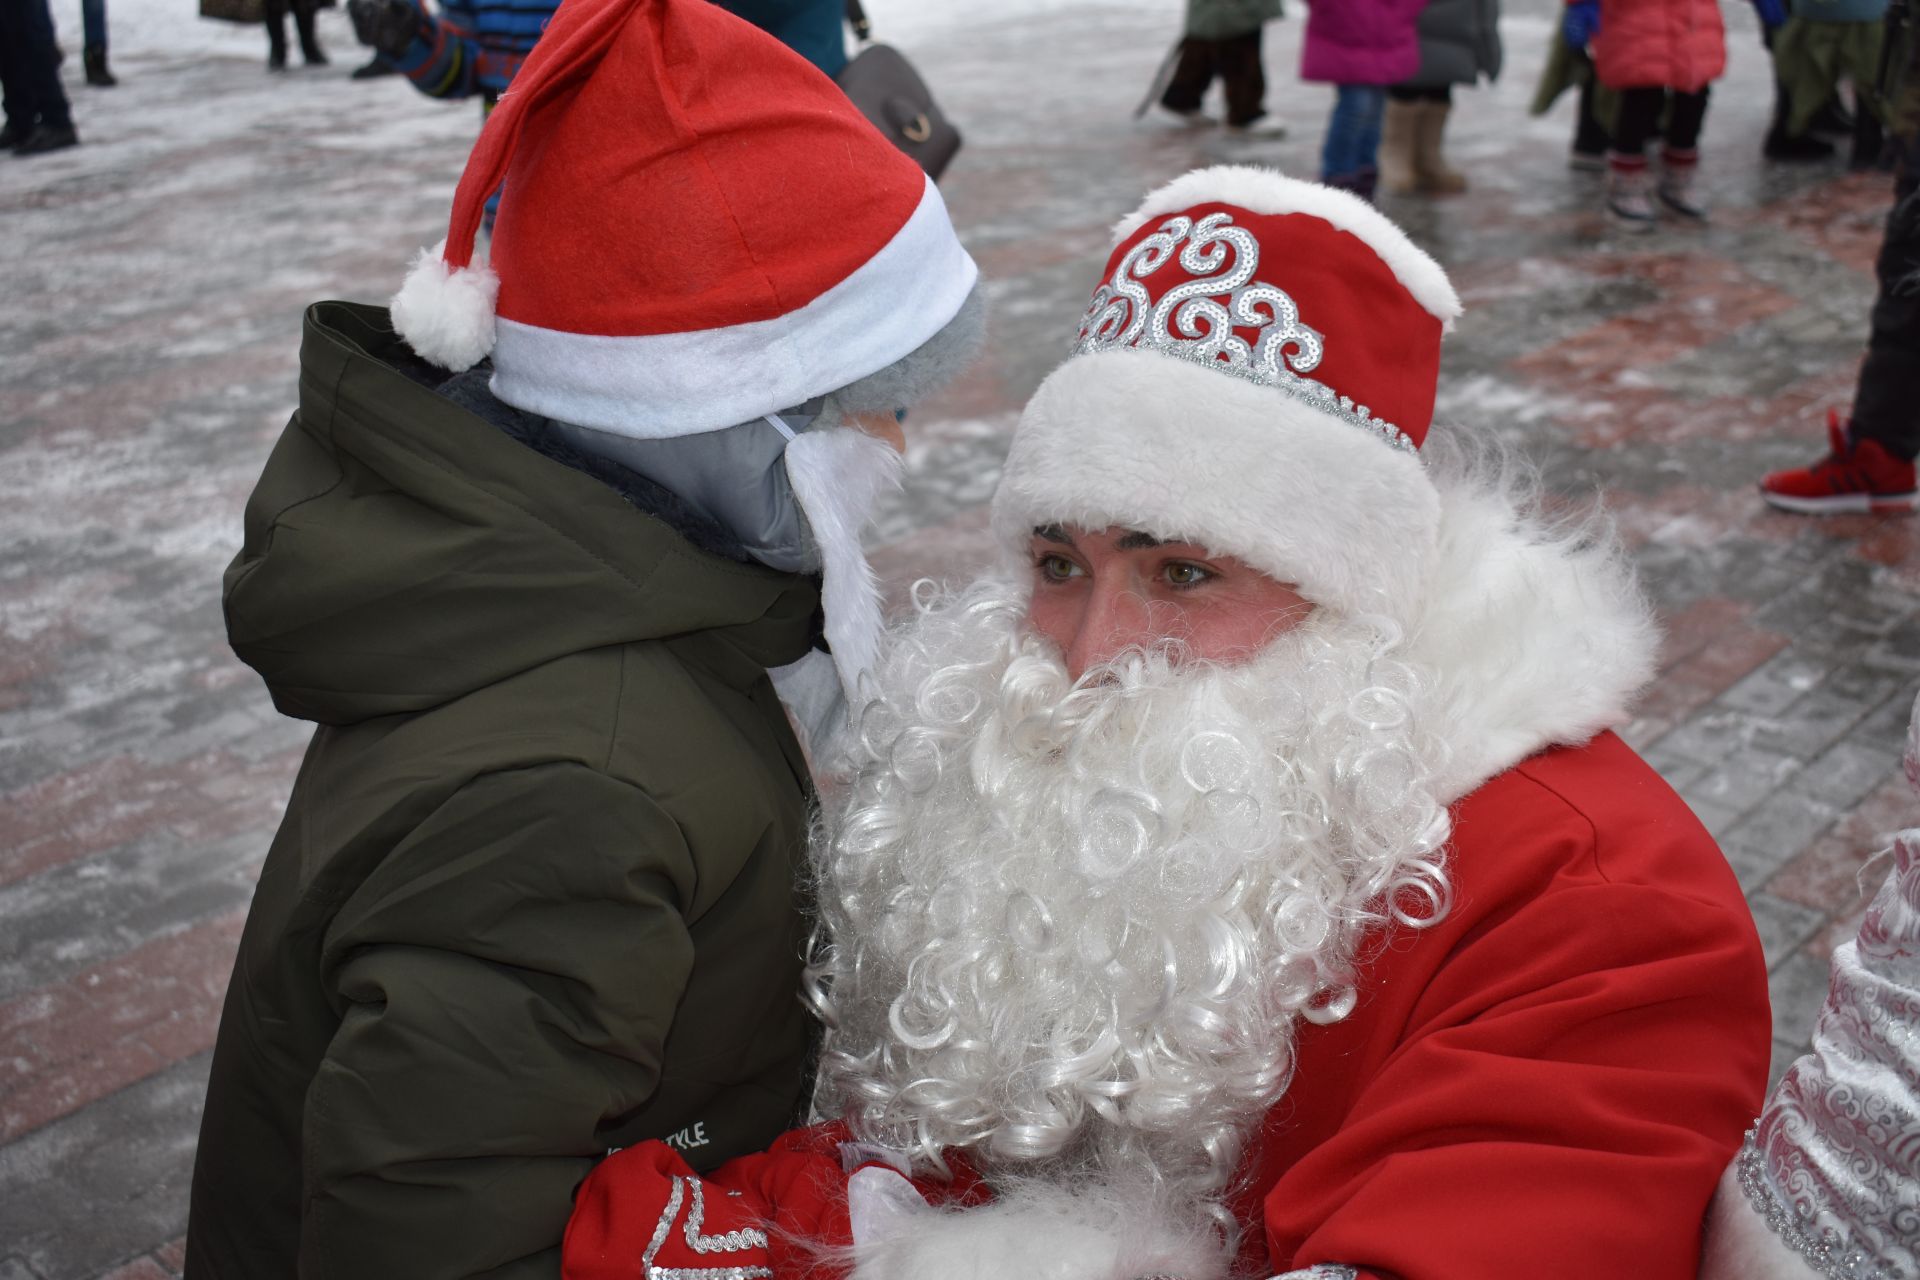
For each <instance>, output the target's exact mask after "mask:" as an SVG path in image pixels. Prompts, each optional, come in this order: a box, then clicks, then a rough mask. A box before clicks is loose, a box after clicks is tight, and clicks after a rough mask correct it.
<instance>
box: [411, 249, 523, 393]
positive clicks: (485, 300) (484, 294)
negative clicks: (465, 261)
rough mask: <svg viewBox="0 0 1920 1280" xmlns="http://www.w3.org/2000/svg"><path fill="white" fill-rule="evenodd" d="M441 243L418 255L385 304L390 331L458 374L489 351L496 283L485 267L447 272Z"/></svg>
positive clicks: (497, 285) (421, 353) (479, 263)
mask: <svg viewBox="0 0 1920 1280" xmlns="http://www.w3.org/2000/svg"><path fill="white" fill-rule="evenodd" d="M445 251H446V241H444V240H443V241H441V242H440V243H439V244H437V245H435V246H434V247H433V248H431V249H422V250H421V251H420V253H419V255H418V256H416V257H415V258H414V260H413V266H412V267H411V268H410V269H409V270H408V271H407V281H406V283H405V284H403V285H401V286H400V292H398V293H396V294H394V295H393V301H392V303H391V304H390V306H391V309H392V314H393V327H394V330H395V332H397V333H398V334H399V335H400V336H401V337H403V338H405V339H406V340H407V345H408V346H410V347H412V348H413V349H414V350H415V351H417V352H419V354H420V357H421V358H422V359H424V360H429V361H432V362H433V363H434V364H437V365H439V366H440V367H441V368H443V369H451V370H453V371H454V372H455V373H459V372H460V371H461V370H463V369H471V368H472V367H473V366H474V365H476V364H478V363H480V361H481V360H483V359H485V358H486V356H487V353H488V352H490V351H492V350H493V301H494V299H495V298H496V297H497V296H498V295H499V293H500V277H499V276H497V275H495V274H494V272H493V268H492V267H490V266H487V265H486V264H485V263H484V262H475V263H474V264H473V265H472V266H468V267H460V268H457V269H452V270H450V269H449V268H448V267H447V262H446V259H445V257H444V256H443V254H444V253H445Z"/></svg>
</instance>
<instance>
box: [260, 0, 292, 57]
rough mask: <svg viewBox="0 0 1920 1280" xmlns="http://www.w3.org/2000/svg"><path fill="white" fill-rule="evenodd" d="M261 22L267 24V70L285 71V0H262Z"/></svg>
mask: <svg viewBox="0 0 1920 1280" xmlns="http://www.w3.org/2000/svg"><path fill="white" fill-rule="evenodd" d="M261 17H262V20H263V21H264V22H265V23H266V24H267V70H269V71H285V70H286V69H287V0H264V3H263V5H262V11H261Z"/></svg>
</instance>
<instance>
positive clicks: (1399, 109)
mask: <svg viewBox="0 0 1920 1280" xmlns="http://www.w3.org/2000/svg"><path fill="white" fill-rule="evenodd" d="M1425 92H1426V91H1425V90H1424V89H1416V88H1413V87H1412V86H1410V85H1404V84H1396V85H1394V86H1392V87H1391V88H1389V89H1388V90H1387V105H1386V110H1385V112H1384V113H1383V114H1382V116H1381V118H1380V189H1381V190H1382V191H1385V192H1387V193H1388V194H1390V195H1406V194H1407V193H1408V192H1410V191H1413V190H1416V189H1417V188H1418V187H1419V185H1420V177H1419V174H1418V173H1417V172H1415V169H1414V149H1415V147H1416V146H1418V145H1419V140H1418V135H1419V132H1420V108H1421V105H1422V95H1423V94H1424V93H1425Z"/></svg>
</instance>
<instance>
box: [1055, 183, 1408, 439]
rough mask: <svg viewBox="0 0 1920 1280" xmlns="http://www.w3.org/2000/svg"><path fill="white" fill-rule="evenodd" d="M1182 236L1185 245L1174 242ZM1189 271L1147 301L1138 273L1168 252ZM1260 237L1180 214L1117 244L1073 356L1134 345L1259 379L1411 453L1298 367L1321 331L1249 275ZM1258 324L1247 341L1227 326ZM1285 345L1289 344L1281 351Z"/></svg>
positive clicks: (1320, 345) (1314, 356) (1279, 292)
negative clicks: (1120, 253) (1132, 241)
mask: <svg viewBox="0 0 1920 1280" xmlns="http://www.w3.org/2000/svg"><path fill="white" fill-rule="evenodd" d="M1182 241H1185V242H1186V244H1185V247H1184V248H1182V247H1181V242H1182ZM1176 250H1178V255H1177V256H1178V257H1179V260H1180V265H1181V267H1182V268H1184V269H1185V270H1186V272H1187V274H1189V275H1191V276H1193V277H1194V279H1192V280H1188V281H1187V282H1185V283H1184V284H1177V285H1175V286H1174V287H1173V288H1171V289H1169V290H1167V292H1166V293H1165V295H1164V296H1162V297H1161V299H1160V301H1159V302H1158V303H1157V304H1151V310H1149V305H1150V302H1149V299H1148V297H1147V288H1146V286H1145V285H1144V284H1142V283H1141V281H1143V280H1145V279H1146V278H1147V277H1148V276H1150V275H1153V274H1154V273H1155V272H1156V271H1159V270H1160V269H1161V268H1162V267H1164V266H1166V265H1167V263H1169V262H1171V261H1173V260H1174V258H1175V256H1176V253H1175V251H1176ZM1259 269H1260V242H1259V241H1257V240H1255V239H1254V238H1253V233H1252V232H1250V231H1248V230H1247V229H1246V228H1244V227H1236V226H1234V225H1233V215H1232V214H1230V213H1210V214H1208V215H1207V216H1206V217H1204V218H1202V219H1200V220H1199V221H1198V222H1195V221H1194V220H1193V219H1192V218H1189V217H1187V216H1186V215H1184V214H1181V215H1179V216H1176V217H1172V218H1168V219H1167V220H1166V221H1165V222H1163V223H1161V224H1160V227H1159V229H1158V230H1157V231H1155V232H1154V233H1153V234H1152V235H1150V236H1148V237H1147V238H1146V239H1144V240H1142V241H1141V242H1140V243H1139V244H1137V245H1135V246H1134V247H1133V248H1131V249H1129V250H1128V251H1127V254H1126V256H1125V257H1123V258H1121V259H1120V265H1119V266H1117V267H1115V268H1114V272H1113V278H1112V279H1111V280H1109V281H1107V282H1106V283H1104V284H1102V285H1101V286H1100V287H1099V288H1098V289H1096V290H1094V293H1093V302H1092V304H1091V305H1089V306H1088V307H1087V314H1086V316H1085V317H1084V318H1083V319H1082V320H1081V322H1080V338H1079V341H1077V342H1076V343H1075V344H1074V347H1073V354H1074V355H1084V354H1086V353H1088V352H1093V351H1112V350H1116V349H1119V348H1126V347H1131V348H1136V349H1140V350H1146V351H1157V352H1160V353H1161V354H1163V355H1170V356H1176V357H1178V358H1180V359H1182V360H1191V361H1193V362H1194V363H1196V364H1203V365H1206V366H1207V367H1208V368H1210V369H1218V370H1219V371H1220V372H1222V373H1230V374H1232V375H1234V376H1235V377H1237V378H1244V379H1246V380H1247V381H1249V382H1255V383H1258V384H1259V385H1261V386H1263V387H1273V388H1275V389H1276V390H1279V391H1284V392H1286V393H1287V394H1288V395H1290V396H1293V397H1295V398H1296V399H1299V400H1304V401H1305V402H1306V403H1308V404H1310V405H1312V406H1313V407H1314V408H1316V409H1318V410H1320V411H1321V412H1322V413H1328V414H1332V415H1333V416H1334V417H1336V418H1339V419H1341V420H1343V421H1346V422H1350V423H1352V424H1353V425H1354V426H1356V427H1359V428H1361V429H1362V430H1364V431H1368V432H1371V433H1372V434H1373V435H1376V436H1378V437H1379V438H1380V439H1382V440H1384V441H1385V442H1386V443H1388V444H1389V445H1392V446H1393V447H1394V448H1396V449H1401V450H1404V451H1406V452H1408V453H1414V452H1417V450H1416V448H1415V446H1414V443H1413V441H1412V439H1410V438H1409V437H1408V436H1407V434H1406V432H1404V431H1402V430H1400V428H1398V427H1396V426H1394V425H1393V424H1392V423H1391V422H1388V421H1386V420H1385V419H1383V418H1376V417H1374V416H1373V414H1372V412H1371V411H1370V410H1368V408H1367V407H1366V406H1365V405H1359V404H1355V403H1354V402H1353V400H1352V398H1351V397H1349V396H1343V395H1341V394H1339V393H1338V392H1337V391H1335V390H1334V389H1333V388H1332V387H1330V386H1328V385H1327V384H1326V383H1324V382H1320V381H1318V380H1316V379H1314V378H1309V377H1305V376H1303V375H1305V374H1307V373H1310V372H1312V371H1313V370H1314V369H1316V368H1318V367H1319V364H1320V359H1321V357H1322V356H1323V355H1325V354H1326V339H1325V338H1324V337H1323V336H1322V335H1321V334H1320V333H1319V332H1318V331H1317V330H1315V329H1313V328H1311V327H1309V326H1308V325H1306V324H1305V323H1303V322H1302V321H1301V319H1300V308H1299V306H1298V305H1297V304H1296V303H1295V302H1294V300H1293V298H1292V297H1291V296H1290V295H1289V294H1288V293H1287V291H1286V290H1284V289H1281V288H1279V287H1277V286H1275V285H1271V284H1267V283H1266V282H1265V281H1261V280H1255V279H1254V278H1253V276H1254V273H1255V272H1256V271H1258V270H1259ZM1236 326H1237V327H1239V328H1242V329H1257V330H1260V335H1259V338H1258V339H1257V342H1256V343H1255V344H1254V345H1251V346H1250V345H1248V343H1247V341H1246V339H1244V338H1242V337H1241V336H1240V335H1239V334H1237V333H1235V332H1234V329H1235V327H1236ZM1289 349H1291V350H1289Z"/></svg>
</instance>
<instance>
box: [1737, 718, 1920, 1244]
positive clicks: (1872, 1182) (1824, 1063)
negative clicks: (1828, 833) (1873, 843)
mask: <svg viewBox="0 0 1920 1280" xmlns="http://www.w3.org/2000/svg"><path fill="white" fill-rule="evenodd" d="M1916 710H1917V711H1920V707H1917V708H1916ZM1909 768H1910V770H1912V771H1913V772H1914V773H1915V774H1916V775H1920V765H1916V764H1915V761H1914V759H1912V758H1910V759H1909ZM1916 781H1917V782H1920V776H1916ZM1892 852H1893V862H1894V867H1893V872H1892V874H1891V875H1889V876H1888V878H1887V882H1886V883H1885V884H1884V885H1882V886H1881V888H1880V892H1879V893H1878V894H1877V895H1875V897H1874V899H1873V903H1872V905H1871V906H1869V907H1868V909H1867V915H1866V920H1865V922H1864V923H1863V924H1862V925H1861V926H1860V935H1859V937H1858V938H1857V939H1855V940H1854V941H1852V942H1848V943H1846V944H1845V945H1844V946H1841V947H1839V948H1838V949H1836V950H1835V952H1834V955H1833V969H1832V980H1831V986H1830V988H1829V990H1828V994H1827V1002H1826V1005H1825V1007H1823V1008H1822V1009H1821V1011H1820V1018H1819V1021H1818V1023H1817V1024H1816V1025H1815V1027H1814V1033H1813V1049H1814V1051H1813V1052H1812V1053H1810V1054H1807V1055H1805V1056H1804V1057H1802V1058H1800V1059H1799V1060H1798V1061H1797V1062H1795V1063H1794V1064H1793V1065H1792V1066H1791V1067H1789V1068H1788V1069H1787V1074H1786V1075H1785V1077H1783V1078H1782V1079H1781V1081H1780V1084H1779V1087H1777V1088H1776V1089H1775V1090H1774V1092H1773V1096H1772V1097H1771V1098H1770V1099H1769V1100H1768V1102H1767V1107H1766V1110H1765V1111H1764V1112H1763V1113H1762V1114H1761V1116H1760V1119H1759V1121H1758V1122H1757V1123H1755V1125H1754V1127H1753V1128H1752V1129H1750V1130H1749V1131H1748V1132H1747V1137H1746V1142H1745V1143H1744V1144H1743V1145H1742V1147H1741V1150H1740V1155H1739V1157H1738V1160H1737V1167H1736V1177H1737V1178H1738V1180H1739V1183H1740V1189H1741V1190H1742V1191H1744V1192H1745V1193H1746V1197H1747V1200H1748V1202H1749V1203H1750V1204H1751V1205H1752V1206H1753V1208H1754V1210H1755V1211H1756V1212H1758V1213H1759V1214H1760V1215H1761V1217H1762V1218H1763V1219H1764V1220H1765V1221H1766V1224H1767V1226H1768V1227H1770V1228H1772V1230H1773V1231H1774V1233H1775V1234H1776V1235H1778V1236H1779V1237H1780V1239H1781V1241H1782V1242H1784V1243H1785V1244H1786V1245H1787V1247H1789V1248H1790V1249H1792V1250H1793V1251H1794V1252H1796V1253H1798V1254H1799V1255H1800V1256H1801V1257H1802V1258H1804V1259H1806V1260H1807V1262H1808V1263H1809V1264H1810V1265H1811V1266H1812V1267H1813V1268H1814V1270H1816V1271H1818V1272H1819V1273H1820V1274H1821V1275H1823V1276H1826V1277H1828V1280H1913V1278H1914V1277H1916V1276H1920V830H1910V831H1905V832H1902V833H1901V834H1900V835H1899V836H1898V837H1896V838H1895V841H1894V847H1893V851H1892Z"/></svg>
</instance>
